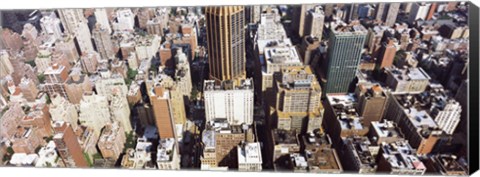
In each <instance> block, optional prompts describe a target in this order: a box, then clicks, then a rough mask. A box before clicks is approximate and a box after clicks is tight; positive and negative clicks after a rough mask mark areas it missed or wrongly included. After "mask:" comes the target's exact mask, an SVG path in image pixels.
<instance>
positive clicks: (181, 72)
mask: <svg viewBox="0 0 480 177" xmlns="http://www.w3.org/2000/svg"><path fill="white" fill-rule="evenodd" d="M175 62H176V63H177V66H176V72H175V79H174V80H175V82H176V83H177V88H178V89H179V90H180V92H181V93H182V94H183V96H187V97H189V98H190V94H191V92H192V76H191V75H190V74H191V73H190V64H189V63H188V60H187V56H186V55H185V53H183V52H182V50H181V49H179V50H178V51H177V55H175Z"/></svg>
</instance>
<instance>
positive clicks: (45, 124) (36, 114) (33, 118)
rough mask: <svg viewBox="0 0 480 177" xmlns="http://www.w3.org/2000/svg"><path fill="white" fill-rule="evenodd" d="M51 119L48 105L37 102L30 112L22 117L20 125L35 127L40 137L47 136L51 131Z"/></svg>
mask: <svg viewBox="0 0 480 177" xmlns="http://www.w3.org/2000/svg"><path fill="white" fill-rule="evenodd" d="M51 120H52V119H51V116H50V112H49V110H48V106H47V105H45V104H43V103H38V104H35V105H33V107H32V108H31V112H30V113H28V115H27V116H25V117H24V118H23V119H22V121H21V125H22V126H24V127H32V128H35V129H36V133H37V134H38V136H40V137H49V136H51V135H52V133H53V131H52V124H51Z"/></svg>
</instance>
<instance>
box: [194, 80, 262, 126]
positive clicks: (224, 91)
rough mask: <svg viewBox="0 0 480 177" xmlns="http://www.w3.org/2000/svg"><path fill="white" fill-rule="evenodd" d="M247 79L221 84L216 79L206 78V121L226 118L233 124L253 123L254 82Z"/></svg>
mask: <svg viewBox="0 0 480 177" xmlns="http://www.w3.org/2000/svg"><path fill="white" fill-rule="evenodd" d="M252 82H253V81H252V79H245V80H242V81H241V82H240V84H239V85H234V83H233V81H231V80H227V81H223V82H222V83H221V84H220V85H218V84H215V81H214V80H205V82H204V89H203V91H204V99H205V113H206V114H205V116H206V121H207V122H211V121H214V120H217V119H225V120H227V121H228V123H229V124H231V125H241V124H247V125H251V124H252V123H253V83H252Z"/></svg>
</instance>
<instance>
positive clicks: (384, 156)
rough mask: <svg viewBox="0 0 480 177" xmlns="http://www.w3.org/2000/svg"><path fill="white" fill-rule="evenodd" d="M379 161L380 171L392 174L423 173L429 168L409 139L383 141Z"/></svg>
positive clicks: (378, 169) (378, 156)
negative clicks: (415, 151) (390, 141)
mask: <svg viewBox="0 0 480 177" xmlns="http://www.w3.org/2000/svg"><path fill="white" fill-rule="evenodd" d="M398 157H402V158H398ZM377 163H378V168H377V171H378V172H383V173H385V172H386V173H390V174H409V175H423V174H424V173H425V171H426V170H427V168H426V167H425V165H424V164H423V162H422V161H420V159H419V158H418V156H417V155H416V154H415V153H414V149H413V148H412V147H411V146H410V144H409V143H408V141H398V142H392V143H382V144H381V146H380V152H379V154H378V155H377ZM399 164H401V165H399Z"/></svg>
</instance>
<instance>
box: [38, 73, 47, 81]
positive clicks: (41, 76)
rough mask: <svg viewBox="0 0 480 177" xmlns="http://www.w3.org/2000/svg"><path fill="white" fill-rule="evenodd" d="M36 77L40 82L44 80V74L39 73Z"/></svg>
mask: <svg viewBox="0 0 480 177" xmlns="http://www.w3.org/2000/svg"><path fill="white" fill-rule="evenodd" d="M37 78H38V81H39V82H40V83H43V82H44V81H45V75H44V74H39V75H38V76H37Z"/></svg>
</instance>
